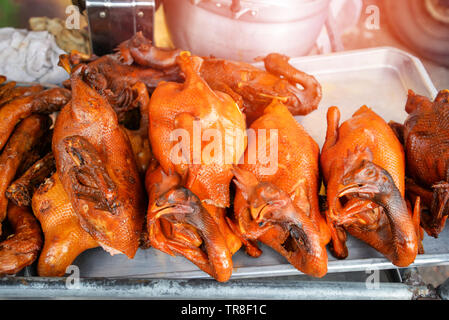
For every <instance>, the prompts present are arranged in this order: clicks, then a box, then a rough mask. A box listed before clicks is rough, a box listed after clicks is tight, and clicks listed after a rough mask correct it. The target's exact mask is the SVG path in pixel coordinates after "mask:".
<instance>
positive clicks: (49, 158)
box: [6, 152, 56, 207]
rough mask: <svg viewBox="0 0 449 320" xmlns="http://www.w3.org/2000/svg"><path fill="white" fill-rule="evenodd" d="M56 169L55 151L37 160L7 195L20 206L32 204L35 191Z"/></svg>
mask: <svg viewBox="0 0 449 320" xmlns="http://www.w3.org/2000/svg"><path fill="white" fill-rule="evenodd" d="M55 170H56V166H55V158H54V157H53V153H51V152H50V153H48V154H47V155H45V156H44V157H43V158H42V159H39V160H38V161H36V162H35V163H34V164H33V165H32V166H31V167H30V168H29V169H28V170H27V171H26V172H25V173H24V174H23V175H22V176H21V177H20V178H19V179H17V180H15V181H14V182H13V183H12V184H11V185H10V186H9V187H8V189H7V190H6V197H7V198H8V199H9V200H10V201H12V202H13V203H14V204H15V205H17V206H19V207H26V206H30V205H31V198H32V196H33V194H34V191H36V189H37V188H38V187H39V186H40V185H41V184H42V183H44V181H45V180H46V179H47V178H49V177H50V176H51V175H52V174H53V173H54V172H55Z"/></svg>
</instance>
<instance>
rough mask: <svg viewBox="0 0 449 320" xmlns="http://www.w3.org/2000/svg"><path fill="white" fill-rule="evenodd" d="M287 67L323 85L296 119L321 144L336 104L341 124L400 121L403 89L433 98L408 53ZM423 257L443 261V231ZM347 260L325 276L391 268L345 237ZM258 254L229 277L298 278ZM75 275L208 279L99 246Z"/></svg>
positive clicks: (268, 255) (332, 262) (446, 240)
mask: <svg viewBox="0 0 449 320" xmlns="http://www.w3.org/2000/svg"><path fill="white" fill-rule="evenodd" d="M291 63H292V64H293V65H294V66H296V67H297V68H299V69H302V70H304V71H306V72H308V73H311V74H313V75H315V76H316V77H317V79H318V80H319V81H320V83H321V85H322V87H323V100H322V101H321V104H320V106H319V108H318V110H316V111H314V112H313V113H311V114H310V115H307V116H306V117H297V119H298V121H299V122H300V123H302V124H303V126H304V127H305V128H306V129H307V130H308V131H309V133H310V134H311V135H312V137H313V138H314V139H315V140H316V141H317V142H318V143H319V144H320V145H322V144H323V141H324V136H325V132H326V111H327V109H328V107H330V106H332V105H338V106H339V107H340V111H341V113H342V117H341V120H342V121H344V120H346V119H347V118H349V117H350V116H351V115H352V113H353V112H354V111H356V110H357V109H358V108H359V107H360V106H362V105H364V104H366V105H368V106H369V107H371V108H373V110H374V111H376V112H377V113H378V114H380V115H381V116H382V117H383V118H384V119H385V120H386V121H390V120H395V121H399V122H402V121H404V120H405V118H406V116H407V114H406V113H405V111H404V106H405V102H406V99H407V90H408V89H413V90H415V92H416V93H418V94H422V95H426V96H428V97H430V98H434V97H435V95H436V93H437V91H436V89H435V88H434V86H433V84H432V82H431V80H430V78H429V76H428V74H427V73H426V71H425V69H424V67H423V65H422V63H421V62H420V60H418V59H417V58H415V57H413V56H411V55H410V54H408V53H406V52H403V51H400V50H397V49H393V48H376V49H368V50H359V51H353V52H345V53H339V54H331V55H327V56H315V57H304V58H295V59H292V60H291ZM423 244H424V250H425V252H426V253H425V254H423V255H419V256H418V257H417V258H416V261H415V263H414V265H415V266H423V265H437V264H444V263H449V230H448V228H446V229H445V230H443V232H442V233H441V234H440V236H439V238H438V239H434V238H431V237H428V236H427V235H426V236H425V238H424V242H423ZM347 245H348V249H349V256H348V258H347V259H345V260H337V259H335V258H334V257H333V256H332V254H331V253H330V252H329V254H328V256H329V265H328V269H329V272H349V271H369V270H373V269H379V270H380V269H392V268H395V267H394V266H393V265H392V264H391V263H390V262H389V261H388V260H387V259H386V258H384V257H383V256H382V254H380V253H379V252H377V251H376V250H374V249H373V248H371V247H369V246H368V245H366V244H365V243H363V242H361V241H359V240H357V239H355V238H353V237H351V236H348V241H347ZM262 249H263V254H262V255H261V256H260V257H259V258H257V259H255V258H251V257H249V256H247V255H246V253H245V252H244V251H243V250H240V251H239V252H237V253H236V254H235V255H234V257H233V261H234V270H233V275H232V278H234V279H235V278H250V277H270V276H280V275H296V274H300V272H299V271H298V270H296V269H295V268H294V267H293V266H291V265H290V264H289V263H288V262H287V261H286V260H285V259H284V257H282V256H281V255H280V254H278V253H277V252H275V251H274V250H272V249H271V248H268V247H266V246H262ZM73 264H74V265H76V266H78V268H79V272H80V276H81V277H107V278H171V279H174V278H184V279H188V278H209V276H208V275H207V274H205V273H204V272H202V271H200V270H199V269H198V268H197V267H196V266H195V265H194V264H192V263H191V262H190V261H188V260H186V259H185V258H184V257H171V256H169V255H167V254H165V253H162V252H160V251H158V250H155V249H151V248H150V249H147V250H139V251H138V252H137V254H136V256H135V258H134V259H133V260H130V259H128V258H127V257H126V256H124V255H116V256H113V257H112V256H110V255H109V254H108V253H107V252H105V251H104V250H102V249H101V248H97V249H92V250H89V251H86V252H84V253H83V254H81V255H80V256H79V257H78V258H77V259H76V260H75V261H74V263H73Z"/></svg>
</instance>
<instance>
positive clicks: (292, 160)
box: [234, 100, 330, 277]
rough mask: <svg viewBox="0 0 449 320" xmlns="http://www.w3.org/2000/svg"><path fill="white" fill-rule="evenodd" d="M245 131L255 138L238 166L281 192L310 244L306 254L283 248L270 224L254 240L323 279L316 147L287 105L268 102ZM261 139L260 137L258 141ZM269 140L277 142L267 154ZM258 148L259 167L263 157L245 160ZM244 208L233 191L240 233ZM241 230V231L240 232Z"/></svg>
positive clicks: (280, 231)
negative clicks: (291, 205) (301, 225)
mask: <svg viewBox="0 0 449 320" xmlns="http://www.w3.org/2000/svg"><path fill="white" fill-rule="evenodd" d="M262 130H265V132H263V131H262ZM251 131H252V132H254V134H255V135H256V136H257V138H255V139H253V140H251V136H249V137H248V139H250V140H249V141H250V142H249V144H248V148H247V150H246V152H245V157H244V162H243V163H242V164H240V165H239V168H240V169H243V170H245V171H249V172H251V173H252V174H254V176H255V177H256V179H257V181H259V182H261V183H270V184H273V185H275V186H276V187H278V188H279V189H281V190H282V191H284V192H285V193H286V195H287V196H288V197H289V198H290V199H291V201H292V203H293V205H294V207H295V209H296V212H295V215H296V218H297V219H298V220H300V221H301V222H302V224H303V227H304V231H305V233H306V235H307V236H308V238H309V239H310V242H311V243H310V248H308V250H309V252H307V253H306V252H305V251H302V252H301V251H300V250H296V251H289V250H287V249H286V248H285V247H284V246H283V243H284V242H285V241H286V240H287V238H288V230H285V228H282V227H280V226H279V225H273V227H272V228H270V229H268V230H267V231H266V232H265V233H263V234H262V235H261V236H260V237H259V238H258V239H259V240H260V241H262V242H263V243H265V244H268V245H269V246H271V247H273V248H274V249H275V250H277V251H278V252H280V253H281V254H283V255H284V256H285V257H286V258H287V259H288V260H289V261H290V263H292V264H293V265H294V266H295V267H296V268H298V269H299V270H301V271H303V272H305V273H307V274H310V275H314V276H318V277H320V276H323V275H324V274H325V273H326V272H327V253H326V249H325V245H326V244H327V243H328V242H329V240H330V233H329V230H328V227H327V224H326V221H325V219H324V217H323V216H322V215H321V213H320V211H319V204H318V192H319V186H320V175H319V162H318V161H319V147H318V144H317V143H316V142H315V141H314V140H313V139H312V138H311V137H310V136H309V135H308V134H307V132H306V131H305V130H304V128H303V127H302V126H301V125H300V124H299V123H298V122H297V121H296V120H295V118H294V117H293V116H292V114H291V113H290V111H289V110H288V109H287V107H286V106H285V105H283V104H282V103H280V102H279V101H277V100H273V102H272V103H271V104H270V105H269V106H268V107H267V108H266V109H265V111H264V115H263V116H262V117H260V118H259V119H257V120H256V121H254V122H253V124H252V125H251V127H250V132H251ZM249 134H250V133H249ZM251 134H252V133H251ZM265 135H266V137H267V138H266V139H264V138H263V137H265ZM256 136H255V137H256ZM256 142H257V148H256ZM270 142H274V143H277V145H278V148H277V150H276V149H273V150H271V151H270ZM263 149H265V150H266V152H265V154H266V155H267V156H268V158H270V159H271V161H270V162H268V163H266V164H264V163H263V159H261V158H260V157H258V156H257V157H255V158H254V160H256V161H254V160H252V159H251V157H252V156H256V155H257V154H258V155H260V150H263ZM273 152H274V153H275V154H274V155H273V154H272V153H273ZM270 153H271V154H270ZM273 156H275V157H273ZM279 200H281V199H279ZM273 201H274V200H273ZM247 208H248V203H247V202H246V201H244V199H243V197H242V191H241V190H240V189H238V190H237V194H236V198H235V202H234V211H235V214H236V218H237V220H238V221H239V224H240V229H245V226H244V223H243V221H244V220H247V219H249V218H248V214H249V213H248V210H247ZM245 215H246V217H245ZM241 231H242V233H243V234H244V233H245V232H244V230H241Z"/></svg>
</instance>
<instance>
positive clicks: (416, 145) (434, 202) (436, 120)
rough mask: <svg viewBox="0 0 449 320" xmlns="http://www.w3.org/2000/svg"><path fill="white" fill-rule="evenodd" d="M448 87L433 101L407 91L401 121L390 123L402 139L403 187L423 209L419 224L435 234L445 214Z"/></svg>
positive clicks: (448, 210)
mask: <svg viewBox="0 0 449 320" xmlns="http://www.w3.org/2000/svg"><path fill="white" fill-rule="evenodd" d="M448 99H449V90H442V91H440V92H439V93H438V95H437V97H436V98H435V101H434V102H432V101H430V100H429V99H428V98H426V97H423V96H420V95H417V94H415V93H414V92H413V91H411V90H410V91H409V96H408V100H407V104H406V107H405V110H406V111H407V113H409V117H408V118H407V120H406V121H405V123H404V125H399V124H391V125H392V126H393V128H394V129H395V130H396V132H397V133H398V135H399V137H400V138H401V139H402V140H403V144H404V149H405V155H406V160H407V176H408V177H410V179H408V180H407V183H406V191H407V193H408V194H410V195H411V196H413V198H415V197H416V196H419V197H420V198H421V203H422V204H423V207H425V208H426V210H423V211H422V214H421V224H422V226H423V227H424V229H425V230H426V232H427V233H428V234H429V235H431V236H433V237H438V234H439V233H440V232H441V230H443V228H444V225H445V223H446V219H447V217H448V215H449V102H448Z"/></svg>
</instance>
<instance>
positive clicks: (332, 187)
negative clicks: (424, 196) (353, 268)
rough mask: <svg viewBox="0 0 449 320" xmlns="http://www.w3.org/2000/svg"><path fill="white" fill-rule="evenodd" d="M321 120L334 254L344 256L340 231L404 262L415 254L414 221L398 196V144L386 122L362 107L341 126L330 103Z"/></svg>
mask: <svg viewBox="0 0 449 320" xmlns="http://www.w3.org/2000/svg"><path fill="white" fill-rule="evenodd" d="M327 121H328V129H327V134H326V141H325V143H324V146H323V151H322V154H321V167H322V171H323V175H324V182H325V184H326V186H327V202H328V211H327V219H328V224H329V227H330V228H331V232H332V249H333V253H334V255H335V256H336V257H338V258H345V257H346V256H347V254H348V252H347V248H346V245H345V240H346V235H345V230H346V231H348V232H349V233H350V234H352V235H353V236H355V237H357V238H359V239H361V240H362V241H365V242H366V243H368V244H369V245H371V246H372V247H374V248H375V249H376V250H378V251H379V252H381V253H382V254H384V255H385V256H386V257H387V258H388V259H390V260H391V261H392V262H393V264H395V265H397V266H402V267H404V266H408V265H409V264H411V263H412V262H413V261H414V260H415V257H416V255H417V253H418V241H419V239H418V238H419V237H418V234H419V232H418V229H419V220H418V221H417V220H416V215H415V216H412V213H411V212H410V210H409V209H408V207H407V204H406V202H405V200H404V198H403V197H404V191H405V190H404V189H405V187H404V184H405V156H404V151H403V148H402V145H401V144H400V142H399V140H398V139H397V138H396V136H395V134H394V132H393V131H392V130H391V128H390V127H389V126H388V125H387V123H386V122H385V121H384V120H383V119H382V118H381V117H379V116H378V115H377V114H376V113H374V112H373V111H372V110H371V109H369V108H368V107H366V106H363V107H362V108H360V109H359V110H358V111H357V112H355V113H354V115H353V116H352V118H350V119H348V120H347V121H345V122H343V123H342V124H341V125H339V121H340V113H339V110H338V108H337V107H331V108H329V110H328V114H327Z"/></svg>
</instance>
